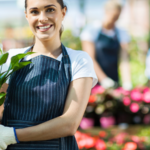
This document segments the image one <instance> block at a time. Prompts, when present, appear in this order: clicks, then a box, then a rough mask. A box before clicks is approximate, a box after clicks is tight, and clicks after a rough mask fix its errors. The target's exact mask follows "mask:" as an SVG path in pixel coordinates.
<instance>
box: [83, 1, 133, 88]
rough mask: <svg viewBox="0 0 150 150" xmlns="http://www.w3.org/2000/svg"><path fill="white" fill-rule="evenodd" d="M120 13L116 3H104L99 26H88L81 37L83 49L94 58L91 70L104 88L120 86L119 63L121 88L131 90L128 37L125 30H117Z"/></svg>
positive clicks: (119, 7) (119, 6)
mask: <svg viewBox="0 0 150 150" xmlns="http://www.w3.org/2000/svg"><path fill="white" fill-rule="evenodd" d="M121 10H122V5H121V3H119V2H118V1H115V0H111V1H108V2H107V3H106V4H105V16H104V19H103V21H102V23H98V24H95V23H93V24H91V25H87V26H86V27H85V28H84V29H83V31H82V33H81V35H80V39H81V41H82V49H83V50H84V51H86V52H87V53H88V54H89V55H90V56H91V57H92V59H93V62H94V68H95V71H96V74H97V77H98V80H99V84H101V85H102V86H103V87H104V88H106V89H107V88H111V87H115V86H116V85H119V77H118V76H119V75H118V62H119V60H120V67H121V68H120V69H121V75H122V80H123V83H122V86H123V88H124V89H126V90H131V89H132V83H131V76H130V66H129V56H128V44H129V42H130V36H129V35H128V33H127V32H126V31H125V30H121V29H119V28H117V27H116V21H117V20H118V18H119V16H120V14H121Z"/></svg>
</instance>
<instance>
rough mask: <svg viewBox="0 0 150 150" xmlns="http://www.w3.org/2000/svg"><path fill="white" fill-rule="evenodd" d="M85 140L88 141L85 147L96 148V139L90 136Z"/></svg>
mask: <svg viewBox="0 0 150 150" xmlns="http://www.w3.org/2000/svg"><path fill="white" fill-rule="evenodd" d="M85 140H86V145H85V148H86V149H89V148H94V146H95V144H96V139H95V138H93V137H90V136H88V137H87V138H86V139H85Z"/></svg>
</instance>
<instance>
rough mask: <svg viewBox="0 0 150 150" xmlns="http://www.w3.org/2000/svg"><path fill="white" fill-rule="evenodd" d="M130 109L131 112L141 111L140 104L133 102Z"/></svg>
mask: <svg viewBox="0 0 150 150" xmlns="http://www.w3.org/2000/svg"><path fill="white" fill-rule="evenodd" d="M130 110H131V112H133V113H136V112H138V111H139V105H138V104H137V103H132V104H131V105H130Z"/></svg>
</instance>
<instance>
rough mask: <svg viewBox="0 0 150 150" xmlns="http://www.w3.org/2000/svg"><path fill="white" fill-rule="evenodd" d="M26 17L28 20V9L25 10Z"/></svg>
mask: <svg viewBox="0 0 150 150" xmlns="http://www.w3.org/2000/svg"><path fill="white" fill-rule="evenodd" d="M24 13H25V17H26V19H27V21H28V15H27V11H26V10H25V12H24Z"/></svg>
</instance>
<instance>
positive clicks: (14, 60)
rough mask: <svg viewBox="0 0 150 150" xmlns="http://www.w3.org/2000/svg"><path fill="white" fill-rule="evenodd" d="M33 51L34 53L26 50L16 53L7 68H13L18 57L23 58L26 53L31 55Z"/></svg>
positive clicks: (17, 61)
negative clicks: (25, 51)
mask: <svg viewBox="0 0 150 150" xmlns="http://www.w3.org/2000/svg"><path fill="white" fill-rule="evenodd" d="M33 53H35V52H27V53H23V54H18V55H15V56H13V57H12V58H11V63H10V66H9V69H8V70H11V69H14V67H15V66H16V65H17V63H19V60H20V59H22V58H24V57H25V56H27V55H31V54H33Z"/></svg>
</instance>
